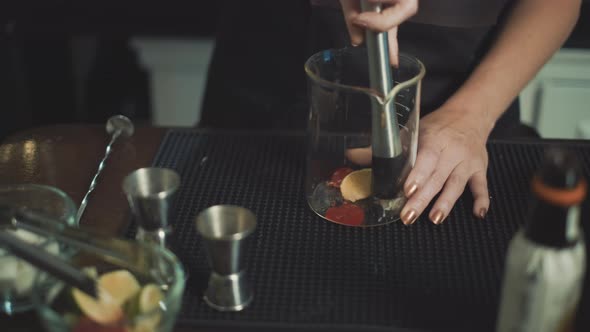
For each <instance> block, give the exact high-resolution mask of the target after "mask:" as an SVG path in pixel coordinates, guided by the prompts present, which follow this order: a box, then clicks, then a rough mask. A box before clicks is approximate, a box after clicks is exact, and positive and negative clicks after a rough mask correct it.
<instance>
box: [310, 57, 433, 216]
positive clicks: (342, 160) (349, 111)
mask: <svg viewBox="0 0 590 332" xmlns="http://www.w3.org/2000/svg"><path fill="white" fill-rule="evenodd" d="M305 72H306V73H307V77H308V82H309V84H308V86H309V87H308V94H309V99H310V103H311V105H310V114H309V127H308V131H309V132H308V155H307V158H308V160H307V170H306V183H305V185H306V188H305V190H306V195H307V201H308V204H309V206H310V207H311V209H312V210H313V211H314V212H315V213H317V214H318V215H319V216H321V217H322V218H324V219H327V220H329V221H332V222H335V223H338V224H343V225H348V226H376V225H383V224H387V223H390V222H393V221H396V220H399V215H400V211H401V209H402V208H403V206H404V204H405V202H406V198H405V195H404V192H403V184H404V182H405V180H406V178H407V176H408V174H409V172H410V170H411V169H412V167H413V166H414V162H415V161H416V152H417V147H418V120H419V118H420V86H421V81H422V78H423V77H424V74H425V72H426V71H425V68H424V65H423V64H422V63H421V62H420V61H419V60H418V59H416V58H415V57H412V56H410V55H407V54H403V53H402V54H400V55H399V66H398V67H397V68H395V67H393V68H392V76H393V80H394V84H393V89H392V90H391V91H390V92H389V93H388V94H387V96H384V95H382V94H380V93H378V92H377V91H375V90H372V89H371V88H370V85H369V65H368V58H367V50H366V48H360V47H355V48H344V49H331V50H324V51H320V52H318V53H316V54H314V55H312V56H311V57H310V58H309V59H308V60H307V62H306V63H305ZM371 103H377V104H378V105H381V106H382V107H385V106H387V105H388V103H393V107H394V110H395V113H396V114H397V117H396V118H397V125H398V128H399V140H400V141H401V146H402V150H401V151H402V152H401V155H400V156H399V157H400V158H401V159H400V161H401V163H400V165H401V167H399V172H397V173H395V174H396V176H395V177H394V178H391V179H389V180H388V181H393V182H392V184H393V186H392V188H394V189H393V195H392V196H390V197H388V198H387V199H383V198H378V197H376V196H375V195H374V194H373V186H374V184H373V172H372V169H371V165H372V163H375V162H376V161H377V160H376V158H373V155H372V144H373V142H372V134H371V133H372V132H373V129H372V126H373V125H374V124H373V122H375V121H374V120H375V118H374V117H373V114H372V108H371V107H372V106H371ZM377 119H379V118H377ZM383 121H388V120H384V118H382V119H381V122H380V123H381V125H383Z"/></svg>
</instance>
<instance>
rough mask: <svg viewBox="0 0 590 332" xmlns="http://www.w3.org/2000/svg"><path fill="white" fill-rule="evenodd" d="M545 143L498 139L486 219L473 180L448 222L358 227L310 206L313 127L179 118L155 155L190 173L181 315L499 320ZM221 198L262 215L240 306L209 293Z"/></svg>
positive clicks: (192, 319)
mask: <svg viewBox="0 0 590 332" xmlns="http://www.w3.org/2000/svg"><path fill="white" fill-rule="evenodd" d="M547 144H548V143H546V142H539V141H536V142H520V143H517V142H512V143H511V142H491V143H490V144H489V146H488V151H489V156H490V158H489V159H490V166H489V176H488V179H489V190H490V195H491V208H490V211H489V213H488V215H487V217H486V220H478V219H476V218H474V217H473V216H472V212H471V211H472V205H471V204H472V199H471V194H470V192H469V190H466V191H465V193H464V195H463V196H462V197H461V199H460V200H459V201H458V203H457V204H456V206H455V207H454V209H453V211H452V213H451V214H450V216H449V217H448V219H447V220H446V221H445V222H444V223H443V224H442V225H440V226H435V225H433V224H432V223H431V222H430V221H428V220H427V216H426V214H424V215H423V216H422V217H420V219H419V220H418V221H417V222H416V223H415V224H414V225H412V226H409V227H408V226H404V225H402V224H401V222H396V223H393V224H390V225H387V226H380V227H375V228H351V227H346V226H340V225H336V224H332V223H329V222H327V221H324V220H323V219H321V218H320V217H318V216H316V215H315V214H314V213H313V212H312V211H311V210H310V209H309V208H308V206H307V203H306V200H305V192H304V176H305V160H306V159H305V157H306V140H305V137H304V136H302V135H280V134H277V135H275V134H260V133H258V134H256V133H254V134H245V133H211V132H199V131H196V130H183V129H178V130H176V129H175V130H170V131H169V132H168V133H167V135H166V136H165V138H164V140H163V142H162V144H161V147H160V150H159V152H158V154H157V156H156V158H155V161H154V163H153V165H154V166H159V167H169V168H172V169H175V170H176V171H178V172H179V174H180V175H181V177H182V185H181V188H180V190H179V193H178V196H177V200H176V210H175V215H174V217H173V220H172V223H173V227H174V233H173V236H172V240H171V241H170V242H171V246H172V249H173V251H174V252H175V253H176V254H177V255H178V257H179V258H180V260H181V261H182V262H183V264H184V266H185V269H186V270H187V273H188V274H189V278H188V281H187V288H186V292H185V296H184V300H183V301H184V302H183V307H182V311H181V313H180V316H179V320H178V324H179V325H189V326H195V327H198V326H227V327H253V328H254V330H256V329H259V328H262V327H273V328H279V327H290V328H295V329H303V328H310V329H314V330H318V329H319V330H322V329H323V328H327V327H331V328H332V329H334V328H338V329H340V328H342V329H348V328H350V329H351V330H356V331H358V330H362V329H363V328H366V329H367V330H380V329H383V330H387V331H418V330H419V331H493V329H494V324H495V318H496V313H497V305H498V302H499V292H500V286H501V279H502V273H503V264H504V257H505V254H506V248H507V245H508V243H509V241H510V239H511V237H512V235H513V234H514V232H515V231H516V230H517V228H518V227H519V225H521V224H522V222H523V221H524V219H525V217H526V208H527V203H528V199H529V187H528V182H529V179H530V176H531V174H532V172H533V171H534V170H535V169H536V168H537V167H538V166H539V162H540V158H541V156H542V151H543V149H544V147H546V146H547ZM559 144H564V145H567V146H569V147H571V148H573V149H575V150H576V151H577V153H578V154H579V156H580V158H581V160H582V161H583V165H584V171H585V173H586V174H587V175H590V144H588V143H584V142H572V141H565V142H560V143H559ZM215 204H236V205H241V206H244V207H247V208H249V209H251V210H252V211H253V212H254V213H255V214H256V216H257V218H258V227H257V230H256V232H255V233H254V234H253V236H252V238H251V239H250V240H251V242H250V245H251V246H250V248H249V250H248V252H247V256H246V263H247V266H248V271H247V273H248V276H249V279H250V281H251V282H252V284H253V288H254V291H255V298H254V301H253V303H252V305H251V306H250V307H248V308H247V309H246V310H244V311H242V312H239V313H221V312H217V311H215V310H213V309H210V308H209V307H208V306H207V305H206V304H205V303H204V302H203V300H202V296H203V292H204V290H205V288H206V286H207V279H208V276H209V268H208V265H207V260H206V256H205V252H204V249H203V248H202V245H201V240H200V238H199V236H198V234H197V233H196V230H195V224H194V220H195V217H196V215H197V214H198V213H199V212H200V211H202V210H203V209H205V208H207V207H209V206H211V205H215ZM584 216H587V214H586V213H584ZM585 218H586V217H585ZM586 219H587V218H586ZM585 221H588V220H585ZM586 226H587V225H585V228H587V227H586ZM586 233H587V234H588V231H586ZM132 234H133V227H132V228H131V229H130V230H129V232H128V235H129V236H132ZM584 292H585V294H584V296H583V300H582V305H583V308H582V312H581V314H582V313H584V315H585V316H588V314H587V313H588V310H587V309H586V308H587V307H588V305H587V304H586V302H587V299H588V296H586V293H587V291H584Z"/></svg>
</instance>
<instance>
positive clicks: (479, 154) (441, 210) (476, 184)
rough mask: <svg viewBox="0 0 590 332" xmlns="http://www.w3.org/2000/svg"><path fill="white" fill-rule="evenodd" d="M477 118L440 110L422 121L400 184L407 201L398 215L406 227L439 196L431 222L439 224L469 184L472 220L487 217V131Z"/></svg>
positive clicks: (487, 128) (484, 124) (433, 209)
mask: <svg viewBox="0 0 590 332" xmlns="http://www.w3.org/2000/svg"><path fill="white" fill-rule="evenodd" d="M477 114H478V113H476V112H471V113H467V112H464V111H460V110H456V109H452V108H445V106H443V108H440V109H438V110H437V111H434V112H432V113H431V114H428V115H426V116H424V117H423V118H422V119H421V120H420V133H419V138H418V155H417V157H416V164H415V165H414V168H413V169H412V171H411V172H410V174H409V175H408V178H407V180H406V182H405V184H404V192H405V194H406V196H407V197H408V202H407V203H406V205H405V206H404V208H403V210H402V212H401V218H402V222H403V223H404V224H406V225H409V224H412V223H413V222H414V221H416V219H417V218H418V216H419V215H421V214H422V212H423V211H424V210H425V209H426V207H427V205H428V204H429V203H430V202H431V201H432V199H433V198H434V197H435V196H436V195H437V194H438V193H440V196H439V197H438V198H437V200H436V202H435V203H434V205H433V207H432V209H431V210H430V213H429V218H430V220H431V221H432V222H433V223H435V224H440V223H442V222H443V221H444V220H445V218H446V217H447V216H448V215H449V213H450V211H451V209H452V207H453V205H454V204H455V202H456V201H457V199H458V198H459V197H460V196H461V194H462V193H463V191H464V189H465V186H466V185H467V184H469V188H470V189H471V192H472V194H473V197H474V203H473V213H474V215H475V216H477V217H479V218H484V217H485V215H486V213H487V211H488V208H489V206H490V199H489V194H488V186H487V178H486V173H487V166H488V154H487V150H486V141H487V137H488V135H489V131H490V126H489V125H486V123H484V122H483V121H482V118H481V117H478V116H477Z"/></svg>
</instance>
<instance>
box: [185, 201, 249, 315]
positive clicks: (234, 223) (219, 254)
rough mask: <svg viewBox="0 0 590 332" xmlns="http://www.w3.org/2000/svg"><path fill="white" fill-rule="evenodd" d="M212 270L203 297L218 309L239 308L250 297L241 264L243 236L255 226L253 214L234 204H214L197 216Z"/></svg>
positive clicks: (245, 303) (245, 243) (242, 261)
mask: <svg viewBox="0 0 590 332" xmlns="http://www.w3.org/2000/svg"><path fill="white" fill-rule="evenodd" d="M196 227H197V231H198V233H199V234H200V235H201V237H202V239H203V244H204V247H205V249H206V251H207V259H208V261H209V265H210V267H211V269H212V272H211V276H210V278H209V285H208V287H207V290H206V291H205V296H204V300H205V302H206V303H207V304H208V305H209V306H211V307H212V308H214V309H216V310H220V311H240V310H242V309H244V308H246V307H247V306H248V304H250V303H251V302H252V299H253V291H252V288H251V287H250V285H249V283H248V281H247V278H246V274H245V270H246V269H245V266H244V252H245V247H246V246H247V242H246V239H247V237H248V235H250V234H251V233H252V232H253V231H254V230H255V228H256V216H255V215H254V214H253V213H252V212H251V211H250V210H248V209H246V208H243V207H239V206H234V205H215V206H212V207H209V208H207V209H206V210H204V211H203V212H201V213H200V214H199V215H198V216H197V220H196Z"/></svg>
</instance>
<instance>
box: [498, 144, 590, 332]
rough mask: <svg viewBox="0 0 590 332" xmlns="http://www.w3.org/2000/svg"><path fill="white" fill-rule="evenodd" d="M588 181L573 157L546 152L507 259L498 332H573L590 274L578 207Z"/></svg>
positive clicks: (553, 149) (562, 152) (556, 150)
mask: <svg viewBox="0 0 590 332" xmlns="http://www.w3.org/2000/svg"><path fill="white" fill-rule="evenodd" d="M586 186H587V185H586V181H585V179H583V177H582V174H581V169H580V164H579V162H578V160H577V159H576V156H575V154H573V153H572V152H570V151H567V150H565V149H562V148H558V147H550V148H548V149H547V150H546V151H545V155H544V159H543V163H542V165H541V168H540V169H539V170H538V171H537V172H536V174H535V175H534V176H533V179H532V181H531V192H532V200H531V205H530V207H529V214H528V216H527V220H526V222H525V224H524V226H523V227H522V229H520V230H519V231H518V232H517V233H516V235H515V236H514V238H513V239H512V240H511V242H510V245H509V247H508V252H507V256H506V266H505V272H504V280H503V288H502V294H501V301H500V308H499V314H498V320H497V322H496V331H497V332H508V331H510V332H517V331H518V332H525V331H531V332H532V331H534V332H545V331H547V332H549V331H551V332H562V331H570V329H571V328H572V323H573V320H574V316H575V312H576V308H577V304H578V302H579V299H580V294H581V291H582V282H583V278H584V274H585V271H586V266H585V262H586V259H585V255H586V251H585V240H584V236H583V233H582V229H581V225H580V206H581V203H582V201H583V200H584V199H585V197H586Z"/></svg>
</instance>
